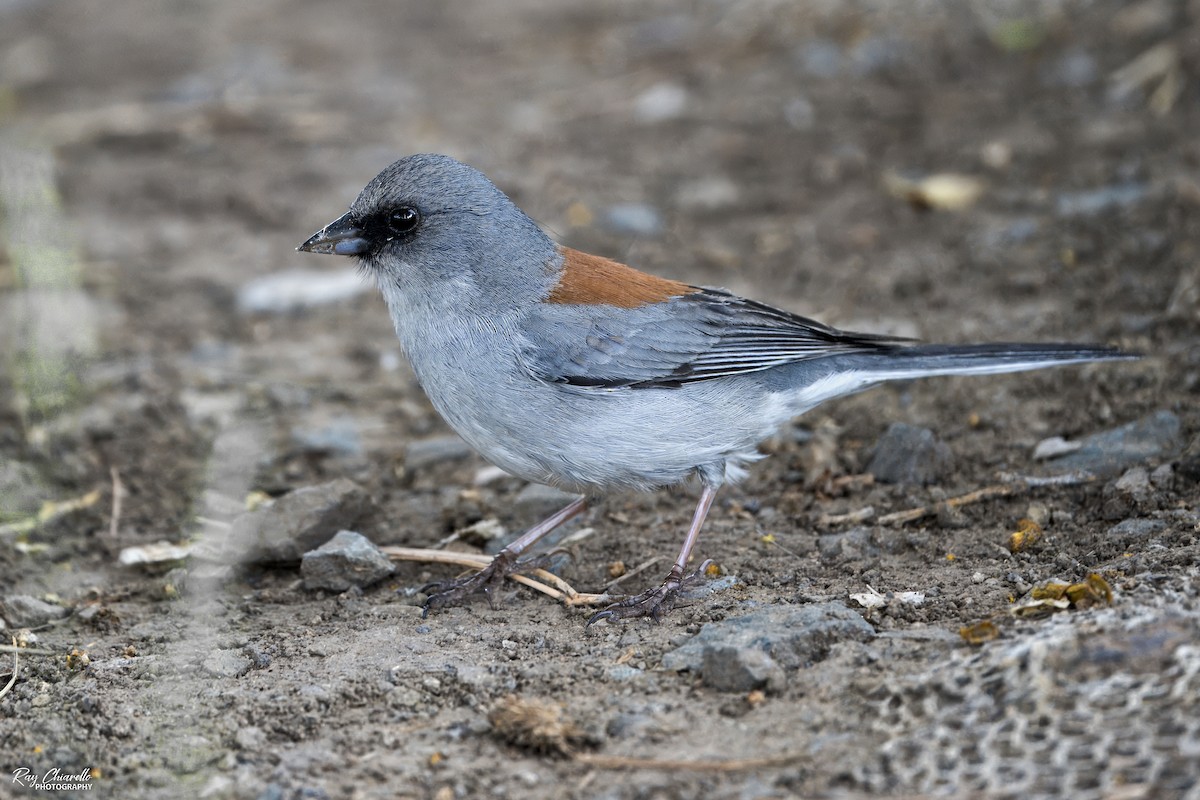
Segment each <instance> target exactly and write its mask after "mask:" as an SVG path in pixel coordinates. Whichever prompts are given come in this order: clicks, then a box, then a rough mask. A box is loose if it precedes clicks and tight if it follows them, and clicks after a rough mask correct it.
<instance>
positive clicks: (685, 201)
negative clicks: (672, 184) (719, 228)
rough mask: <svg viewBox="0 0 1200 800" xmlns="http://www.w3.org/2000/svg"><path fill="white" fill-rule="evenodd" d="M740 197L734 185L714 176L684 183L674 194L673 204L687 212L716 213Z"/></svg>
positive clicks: (729, 181) (733, 203)
mask: <svg viewBox="0 0 1200 800" xmlns="http://www.w3.org/2000/svg"><path fill="white" fill-rule="evenodd" d="M740 197H741V191H740V190H739V189H738V187H737V184H736V183H734V182H733V181H731V180H729V179H728V178H721V177H715V176H714V177H708V178H697V179H696V180H692V181H687V182H686V183H684V184H683V185H682V186H680V187H679V191H678V192H676V193H675V203H676V205H678V206H679V207H680V208H682V209H686V210H688V211H717V210H719V209H722V208H728V207H729V206H732V205H735V204H736V203H737V202H738V200H739V198H740Z"/></svg>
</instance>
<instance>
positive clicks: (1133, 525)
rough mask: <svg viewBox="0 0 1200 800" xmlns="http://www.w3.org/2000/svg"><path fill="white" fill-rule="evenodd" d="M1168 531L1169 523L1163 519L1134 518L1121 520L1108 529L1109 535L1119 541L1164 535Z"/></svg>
mask: <svg viewBox="0 0 1200 800" xmlns="http://www.w3.org/2000/svg"><path fill="white" fill-rule="evenodd" d="M1166 529H1167V523H1165V522H1163V521H1162V520H1161V519H1142V518H1136V517H1135V518H1132V519H1126V520H1121V521H1120V522H1118V523H1117V524H1116V525H1113V526H1112V527H1111V528H1109V529H1108V531H1107V535H1108V536H1111V537H1114V538H1119V539H1140V538H1142V537H1146V536H1153V535H1154V534H1156V533H1162V532H1163V531H1165V530H1166Z"/></svg>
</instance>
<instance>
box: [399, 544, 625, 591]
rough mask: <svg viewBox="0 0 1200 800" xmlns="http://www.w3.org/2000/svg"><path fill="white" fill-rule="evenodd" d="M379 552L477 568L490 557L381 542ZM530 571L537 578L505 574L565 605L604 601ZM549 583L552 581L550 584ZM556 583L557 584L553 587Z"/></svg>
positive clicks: (550, 576) (403, 558) (551, 576)
mask: <svg viewBox="0 0 1200 800" xmlns="http://www.w3.org/2000/svg"><path fill="white" fill-rule="evenodd" d="M379 549H380V550H381V551H383V553H384V554H385V555H386V556H387V557H388V558H390V559H391V560H393V561H416V562H420V563H428V564H453V565H456V566H460V567H469V568H472V569H475V570H480V569H483V568H484V567H486V566H487V565H488V564H490V563H491V561H492V557H491V556H488V555H484V554H482V553H454V552H448V551H446V550H428V549H425V548H421V547H393V546H385V547H380V548H379ZM533 574H535V575H537V576H538V578H541V580H537V579H535V578H531V577H529V576H528V575H521V574H517V573H514V574H512V575H509V576H508V577H509V578H511V579H512V580H514V581H516V582H517V583H519V584H521V585H522V586H528V587H529V588H530V589H533V590H534V591H536V592H541V593H542V594H544V595H546V596H548V597H552V598H554V599H555V600H558V601H559V602H561V603H563V604H565V605H569V606H583V605H596V604H597V603H602V602H605V601H606V600H607V599H608V596H607V595H605V594H587V593H583V592H578V591H576V590H575V588H574V587H572V586H571V585H570V584H569V583H567V582H566V581H564V580H563V579H562V578H560V577H558V576H557V575H554V574H553V573H550V572H546V571H545V570H541V569H538V570H534V571H533ZM549 584H554V585H553V586H551V585H549ZM556 587H557V588H556Z"/></svg>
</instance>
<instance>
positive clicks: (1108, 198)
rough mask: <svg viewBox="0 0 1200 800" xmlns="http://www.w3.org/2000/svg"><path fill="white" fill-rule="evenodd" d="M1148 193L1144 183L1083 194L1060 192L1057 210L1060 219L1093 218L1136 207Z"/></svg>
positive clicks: (1107, 187)
mask: <svg viewBox="0 0 1200 800" xmlns="http://www.w3.org/2000/svg"><path fill="white" fill-rule="evenodd" d="M1148 192H1149V190H1148V189H1147V187H1146V185H1145V184H1143V183H1123V184H1117V185H1115V186H1103V187H1101V188H1099V189H1090V190H1088V191H1083V192H1060V193H1059V195H1058V199H1057V200H1056V201H1055V210H1056V211H1057V212H1058V215H1059V216H1060V217H1093V216H1096V215H1098V214H1102V213H1104V212H1106V211H1112V210H1114V209H1126V208H1130V207H1132V206H1135V205H1137V204H1138V203H1140V202H1141V201H1142V199H1143V198H1144V197H1145V196H1146V195H1147V194H1148Z"/></svg>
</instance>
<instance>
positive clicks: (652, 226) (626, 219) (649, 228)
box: [604, 203, 663, 236]
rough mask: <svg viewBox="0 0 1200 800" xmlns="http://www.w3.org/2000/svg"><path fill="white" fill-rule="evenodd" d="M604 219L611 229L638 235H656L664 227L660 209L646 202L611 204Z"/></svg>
mask: <svg viewBox="0 0 1200 800" xmlns="http://www.w3.org/2000/svg"><path fill="white" fill-rule="evenodd" d="M604 221H605V224H606V225H607V226H608V228H609V229H610V230H613V231H616V232H617V233H629V234H634V235H636V236H656V235H657V234H658V233H660V232H661V231H662V227H663V221H662V215H661V214H659V213H658V209H656V208H655V207H654V206H651V205H647V204H646V203H620V204H618V205H615V206H610V207H609V208H608V210H607V211H606V212H605V214H604Z"/></svg>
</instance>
